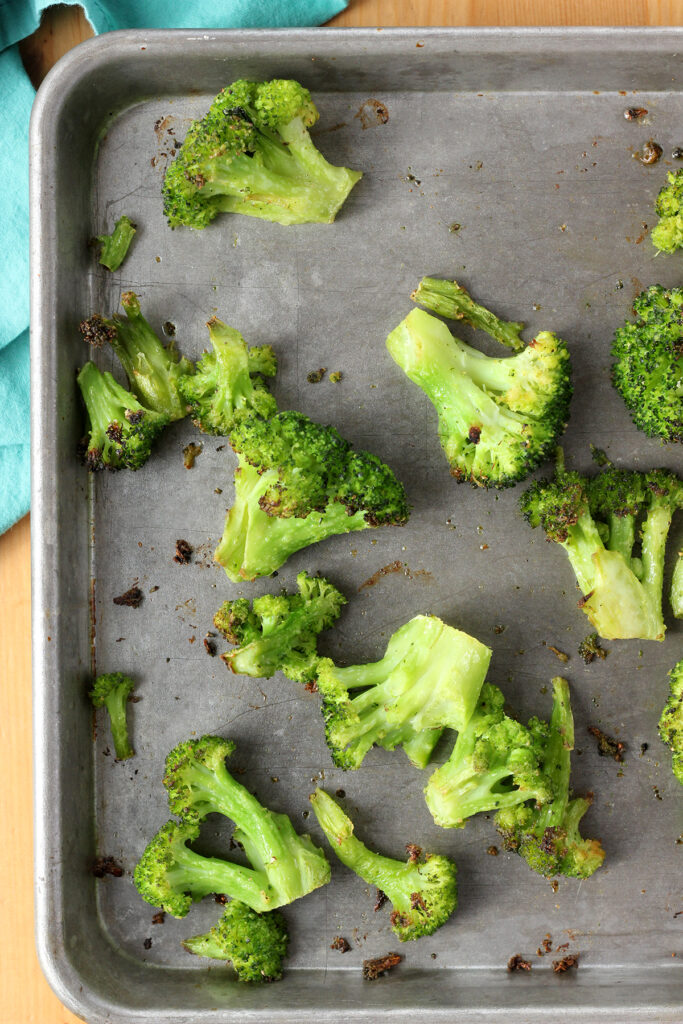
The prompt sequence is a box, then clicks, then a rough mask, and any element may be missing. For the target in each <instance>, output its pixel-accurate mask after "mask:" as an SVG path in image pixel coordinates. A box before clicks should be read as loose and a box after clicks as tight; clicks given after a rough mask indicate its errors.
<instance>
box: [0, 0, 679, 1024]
mask: <svg viewBox="0 0 683 1024" xmlns="http://www.w3.org/2000/svg"><path fill="white" fill-rule="evenodd" d="M681 23H683V0H545V2H543V0H350V4H349V9H348V10H347V11H345V12H344V14H341V15H339V16H338V17H337V18H335V19H334V20H333V21H332V22H331V24H332V25H334V26H351V25H358V26H361V25H386V26H389V25H680V24H681ZM91 34H92V32H91V30H90V26H89V25H88V23H87V22H86V21H85V18H84V17H83V15H82V13H81V11H80V9H79V8H74V7H68V8H67V7H59V8H55V9H52V10H51V11H49V12H48V13H47V14H46V16H45V17H44V19H43V23H42V25H41V27H40V28H39V29H38V31H37V32H36V33H35V34H34V35H33V36H32V37H31V38H30V39H28V40H26V41H25V43H24V44H23V46H22V53H23V56H24V61H25V64H26V67H27V69H28V71H29V73H30V75H31V77H32V79H33V81H34V82H35V84H38V83H39V82H40V80H41V79H42V78H43V76H44V75H45V74H46V73H47V71H48V70H49V69H50V68H51V67H52V65H53V64H54V63H55V61H56V60H58V59H59V57H61V56H62V55H63V54H64V53H66V51H67V50H69V49H71V47H72V46H75V45H77V44H78V43H80V42H82V41H83V40H84V39H87V37H88V36H90V35H91ZM29 579H30V577H29V519H28V516H27V517H26V518H25V519H23V520H22V521H21V522H20V523H18V524H17V525H16V526H15V527H14V528H13V529H12V530H10V531H9V532H8V533H6V534H5V535H4V536H3V537H0V652H1V653H0V657H1V658H2V664H3V665H4V671H3V673H2V676H0V678H2V681H3V685H2V687H1V692H0V778H2V779H3V793H4V796H3V800H2V807H3V826H2V835H1V836H0V911H1V913H0V922H1V925H2V926H1V927H0V964H1V965H2V973H3V978H4V982H3V989H4V991H3V992H2V994H1V995H0V1024H76V1021H77V1018H76V1017H74V1015H73V1014H71V1013H69V1012H68V1011H67V1010H65V1009H64V1007H63V1006H62V1005H61V1003H59V1001H58V1000H57V999H56V998H55V996H54V995H53V994H52V992H51V991H50V989H49V988H48V985H47V983H46V982H45V980H44V978H43V976H42V973H41V971H40V968H39V966H38V961H37V959H36V954H35V950H34V944H33V877H32V849H31V843H32V793H31V652H30V642H29V641H30V629H31V624H30V610H31V591H30V582H29ZM159 1024H163V1022H162V1021H160V1022H159Z"/></svg>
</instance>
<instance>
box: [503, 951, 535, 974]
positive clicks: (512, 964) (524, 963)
mask: <svg viewBox="0 0 683 1024" xmlns="http://www.w3.org/2000/svg"><path fill="white" fill-rule="evenodd" d="M530 970H531V961H530V960H525V959H524V957H523V956H522V954H521V953H515V955H514V956H511V957H510V959H509V960H508V971H510V972H512V971H530Z"/></svg>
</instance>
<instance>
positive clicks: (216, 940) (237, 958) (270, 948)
mask: <svg viewBox="0 0 683 1024" xmlns="http://www.w3.org/2000/svg"><path fill="white" fill-rule="evenodd" d="M288 943H289V935H288V932H287V924H286V922H285V919H284V917H283V916H282V914H281V913H280V912H279V911H278V910H271V911H270V912H269V913H265V914H258V913H257V912H256V911H255V910H252V909H251V907H248V906H247V905H246V904H245V903H242V902H240V900H232V902H230V903H228V905H227V907H226V908H225V911H224V912H223V916H222V917H221V919H220V921H219V922H218V924H216V925H214V927H213V928H211V929H210V930H209V931H208V932H206V934H204V935H195V936H193V937H192V938H191V939H185V940H184V942H183V946H184V947H185V949H186V950H187V952H188V953H194V954H195V955H196V956H206V957H209V958H210V959H212V960H227V961H230V962H231V963H232V966H233V967H234V969H235V972H236V973H237V977H238V978H239V980H240V981H247V982H264V981H278V980H279V979H280V978H281V977H282V961H283V959H284V958H285V956H286V955H287V945H288Z"/></svg>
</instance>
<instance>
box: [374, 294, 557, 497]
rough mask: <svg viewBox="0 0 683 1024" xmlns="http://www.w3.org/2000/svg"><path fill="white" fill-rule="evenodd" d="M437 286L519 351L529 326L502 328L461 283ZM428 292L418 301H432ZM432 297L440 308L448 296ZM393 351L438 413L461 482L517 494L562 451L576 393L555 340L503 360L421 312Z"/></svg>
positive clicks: (390, 342) (394, 339)
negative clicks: (519, 334)
mask: <svg viewBox="0 0 683 1024" xmlns="http://www.w3.org/2000/svg"><path fill="white" fill-rule="evenodd" d="M426 280H427V281H429V280H430V279H426ZM424 283H425V282H423V285H424ZM435 283H436V284H438V285H441V286H443V288H450V289H451V290H452V293H453V296H454V298H455V299H458V300H463V303H464V309H466V310H468V312H467V314H465V312H462V313H460V314H459V315H460V316H461V318H462V317H465V315H467V319H470V320H474V319H475V315H474V312H473V310H475V309H476V310H478V311H479V313H480V315H479V316H477V317H476V322H477V323H478V325H479V326H482V327H483V328H484V329H485V330H487V331H489V333H490V334H492V336H493V337H495V338H497V340H499V341H502V342H503V343H504V344H507V345H511V346H512V347H514V348H516V349H518V348H519V344H518V343H515V341H514V339H513V337H511V336H510V335H511V334H514V331H512V328H513V327H514V328H515V330H516V331H518V330H519V328H520V326H521V325H519V324H513V325H510V324H502V323H501V322H500V321H498V320H497V318H495V317H493V314H490V313H489V312H488V310H484V309H483V308H482V307H479V306H476V304H475V303H473V301H472V299H470V297H469V295H467V293H466V292H465V291H464V289H462V288H460V286H459V285H457V283H455V282H453V283H451V282H447V281H441V282H435ZM423 285H421V286H420V288H419V289H418V291H417V292H416V293H415V296H416V299H417V301H425V302H426V301H427V300H426V298H425V296H424V295H422V294H421V288H422V286H423ZM426 295H427V296H430V299H429V303H431V304H432V305H434V303H432V302H431V300H432V298H433V297H434V295H435V296H439V297H441V293H440V292H435V293H433V295H432V293H431V292H427V293H426ZM429 303H427V304H429ZM436 305H438V307H439V308H440V309H441V308H443V307H442V304H441V303H440V302H437V303H436ZM491 321H494V323H491ZM496 324H499V325H500V329H498V328H497V327H496V326H495V325H496ZM515 337H516V335H515ZM517 341H518V339H517ZM387 348H388V349H389V352H390V354H391V356H392V358H393V359H394V360H395V362H396V363H398V365H399V366H400V367H401V369H402V370H403V371H404V372H405V373H406V374H407V376H408V377H409V378H410V379H411V380H412V381H413V382H414V383H415V384H417V385H418V387H420V388H421V389H422V390H423V391H424V392H425V394H426V395H427V397H428V398H429V400H430V401H431V402H432V403H433V405H434V406H435V408H436V411H437V413H438V417H439V426H438V431H439V438H440V441H441V446H442V448H443V450H444V452H445V454H446V458H447V459H448V462H449V464H450V466H451V473H452V475H453V476H454V477H455V478H456V479H457V480H458V481H464V480H468V481H470V482H471V483H474V484H477V485H479V486H483V487H488V486H494V487H509V486H511V485H513V484H515V483H517V482H518V481H519V480H522V479H524V477H526V476H527V475H528V474H529V473H530V472H531V470H532V469H534V467H535V466H537V465H538V464H539V463H540V462H542V461H543V460H544V459H545V458H547V456H548V455H549V454H550V452H552V451H553V450H554V447H555V444H556V442H557V438H558V437H559V435H560V434H561V433H562V431H563V430H564V428H565V426H566V424H567V418H568V411H569V400H570V398H571V393H572V388H571V377H570V373H571V370H570V359H569V353H568V351H567V347H566V345H565V343H564V342H563V341H560V340H559V339H558V338H556V336H555V335H554V334H551V333H550V332H549V331H543V332H541V333H540V334H539V335H538V336H537V337H536V338H535V339H534V340H533V341H532V342H531V344H530V345H528V346H526V348H524V349H523V351H521V352H517V354H516V355H514V356H509V357H507V358H504V359H495V358H492V357H489V356H486V355H484V354H483V353H482V352H479V351H477V350H476V349H473V348H471V347H470V346H469V345H466V344H465V343H464V342H462V341H460V340H459V339H458V338H455V337H453V335H452V334H451V332H450V331H449V330H448V328H447V327H446V325H445V324H444V323H442V321H441V320H437V319H436V317H433V316H430V314H429V313H425V312H424V311H423V310H419V309H414V310H413V311H412V312H411V313H409V314H408V316H407V317H406V318H405V320H403V322H402V323H400V324H399V325H398V327H396V328H395V329H394V330H393V331H392V332H391V334H390V335H389V337H388V338H387Z"/></svg>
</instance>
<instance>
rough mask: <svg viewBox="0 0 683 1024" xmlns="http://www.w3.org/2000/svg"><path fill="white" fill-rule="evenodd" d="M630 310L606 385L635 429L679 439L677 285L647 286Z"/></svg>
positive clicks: (681, 307)
mask: <svg viewBox="0 0 683 1024" xmlns="http://www.w3.org/2000/svg"><path fill="white" fill-rule="evenodd" d="M678 173H679V174H680V175H681V187H682V188H683V170H681V171H679V172H678ZM682 219H683V218H682ZM653 234H654V233H653ZM633 312H634V314H635V316H636V322H635V323H631V322H630V321H627V322H626V323H625V324H624V325H623V327H619V328H618V330H617V331H616V333H615V335H614V341H613V342H612V355H613V356H614V360H615V362H614V364H613V366H612V383H613V384H614V387H615V388H616V389H617V391H618V392H619V394H620V395H621V397H622V398H623V399H624V402H625V403H626V405H627V407H628V410H629V412H630V414H631V419H632V420H633V422H634V423H635V425H636V427H638V429H639V430H643V431H644V432H645V433H646V434H648V435H649V436H650V437H661V438H663V439H664V440H665V441H679V442H680V441H683V288H669V289H667V288H662V286H661V285H659V284H653V285H652V286H651V287H650V288H646V289H645V291H644V292H641V293H640V295H639V296H638V297H637V298H636V299H635V300H634V303H633Z"/></svg>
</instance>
